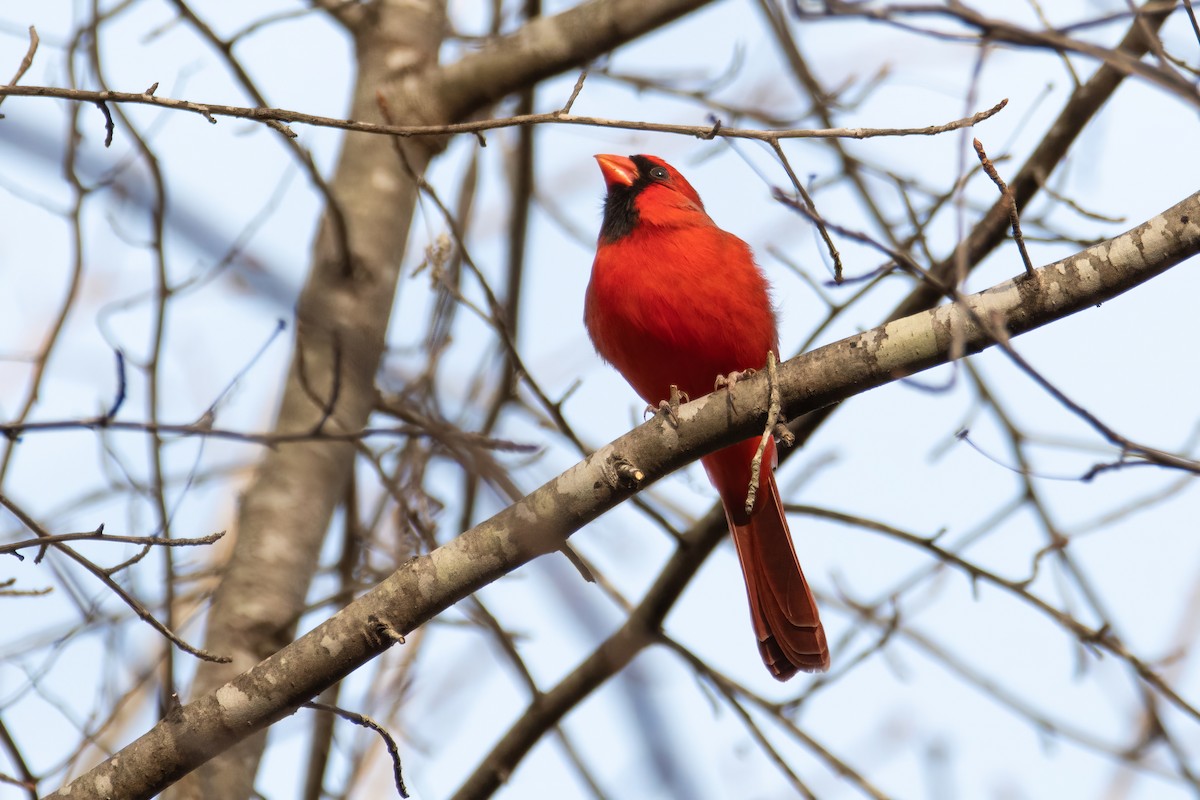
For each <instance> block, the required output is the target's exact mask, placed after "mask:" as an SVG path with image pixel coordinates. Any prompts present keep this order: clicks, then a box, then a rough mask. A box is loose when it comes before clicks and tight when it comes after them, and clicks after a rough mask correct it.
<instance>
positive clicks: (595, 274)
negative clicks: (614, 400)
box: [584, 155, 829, 681]
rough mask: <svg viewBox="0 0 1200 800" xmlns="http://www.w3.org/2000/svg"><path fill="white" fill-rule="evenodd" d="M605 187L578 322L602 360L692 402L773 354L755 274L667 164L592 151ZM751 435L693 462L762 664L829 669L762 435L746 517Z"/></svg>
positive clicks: (740, 246) (655, 399)
mask: <svg viewBox="0 0 1200 800" xmlns="http://www.w3.org/2000/svg"><path fill="white" fill-rule="evenodd" d="M596 160H597V161H598V162H600V171H601V172H603V173H604V182H605V183H606V184H607V185H608V195H607V196H606V197H605V200H604V221H603V223H602V224H601V226H600V241H599V244H598V246H597V250H596V260H595V262H594V263H593V264H592V278H591V281H590V282H589V283H588V288H587V298H586V300H585V303H584V322H585V324H586V325H587V329H588V333H589V335H590V336H591V337H592V343H593V344H594V345H595V346H596V352H598V353H599V354H600V356H601V358H603V359H604V360H605V361H607V362H609V363H610V364H612V365H613V366H614V367H616V368H617V370H618V371H619V372H620V373H621V374H622V375H623V376H625V379H626V380H627V381H629V383H630V385H631V386H633V388H634V390H636V391H637V393H638V394H639V395H641V396H642V398H643V399H644V400H645V401H646V402H647V403H650V404H652V405H658V404H659V403H660V402H661V401H663V400H667V399H668V398H670V396H671V387H672V386H677V387H679V390H680V391H682V392H683V393H685V394H687V395H689V396H690V397H693V398H697V397H700V396H702V395H705V394H708V393H709V392H711V391H712V390H713V388H714V385H715V381H716V378H717V376H721V375H729V374H730V373H734V372H740V371H743V370H747V369H752V368H753V369H759V368H761V367H763V365H764V364H766V360H767V351H768V350H769V351H772V352H774V353H775V354H776V357H778V355H779V335H778V333H777V331H776V329H775V313H774V311H773V310H772V308H771V298H770V294H769V286H768V284H767V280H766V278H765V277H763V274H762V271H761V270H759V268H758V265H757V264H755V263H754V255H753V254H752V253H751V252H750V247H749V245H747V244H746V243H745V242H743V241H742V240H741V239H739V238H738V237H736V236H734V235H733V234H732V233H728V232H726V231H723V230H721V229H720V228H718V227H717V226H716V224H715V223H714V222H713V221H712V219H710V218H709V216H708V214H707V213H706V212H705V211H704V203H702V202H701V201H700V196H699V195H698V194H696V190H695V189H693V188H692V186H691V184H689V183H688V182H687V181H686V180H685V179H684V177H683V176H682V175H680V174H679V173H678V172H677V171H676V170H675V168H674V167H672V166H671V165H669V164H667V163H666V162H665V161H663V160H662V159H660V158H656V157H655V156H646V155H641V156H630V157H628V158H626V157H624V156H613V155H598V156H596ZM758 442H759V439H758V437H755V438H752V439H747V440H745V441H743V442H739V443H738V444H735V445H732V446H730V447H727V448H725V449H724V450H719V451H718V452H716V453H713V454H711V455H708V456H705V457H704V458H703V459H702V463H703V464H704V469H705V470H706V471H707V472H708V477H709V480H711V481H712V483H713V485H714V486H715V487H716V488H717V492H719V493H720V495H721V503H722V504H723V505H724V507H725V517H726V518H727V519H728V520H729V530H730V532H731V533H732V534H733V542H734V544H735V545H736V546H737V553H738V558H739V560H740V561H741V564H742V574H743V575H744V576H745V579H746V593H747V595H748V596H749V598H750V618H751V621H752V622H753V624H754V633H755V635H756V636H757V637H758V649H759V652H760V653H761V654H762V659H763V663H765V664H766V665H767V669H769V670H770V671H771V674H772V675H774V676H775V677H776V678H778V679H779V680H781V681H786V680H787V679H789V678H791V677H792V676H793V675H795V674H796V673H797V672H798V671H800V670H803V671H805V672H823V671H824V670H827V669H829V647H828V645H827V644H826V643H825V631H824V629H823V628H822V627H821V619H820V617H819V615H818V614H817V605H816V601H815V600H814V599H813V596H812V591H811V590H810V589H809V588H808V584H807V582H806V581H805V580H804V573H803V572H801V571H800V562H799V561H798V560H797V559H796V550H795V548H794V547H793V546H792V537H791V534H790V533H789V532H788V525H787V520H786V519H785V518H784V514H783V505H782V502H781V501H780V499H779V489H778V487H777V486H776V484H775V475H774V472H773V469H774V466H775V464H776V456H775V443H774V441H770V442H768V443H767V449H766V452H765V453H764V455H763V461H764V464H765V465H767V466H768V467H770V468H769V469H764V470H763V471H762V479H761V480H762V488H761V490H760V491H759V493H758V496H757V499H756V501H755V507H754V511H753V512H752V513H751V514H747V513H746V495H747V492H748V490H749V487H750V463H751V460H752V459H753V457H754V453H755V450H756V449H757V447H758Z"/></svg>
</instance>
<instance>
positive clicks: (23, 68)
mask: <svg viewBox="0 0 1200 800" xmlns="http://www.w3.org/2000/svg"><path fill="white" fill-rule="evenodd" d="M40 41H41V39H39V38H38V33H37V28H35V27H33V26H32V25H30V26H29V49H28V50H26V51H25V57H24V58H22V59H21V63H20V64H18V65H17V72H16V74H15V75H13V77H12V80H11V81H9V82H8V83H9V85H11V86H16V85H17V83H18V82H20V80H21V77H22V76H23V75H24V74H25V73H26V72H28V71H29V68H30V67H32V66H33V56H34V54H35V53H36V52H37V49H38V43H39V42H40ZM3 102H4V95H0V103H3ZM0 119H3V115H0Z"/></svg>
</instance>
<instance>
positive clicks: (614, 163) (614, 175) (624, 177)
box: [595, 153, 638, 187]
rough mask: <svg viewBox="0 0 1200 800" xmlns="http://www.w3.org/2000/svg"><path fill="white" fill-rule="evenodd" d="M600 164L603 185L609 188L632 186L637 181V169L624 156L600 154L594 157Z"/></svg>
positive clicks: (635, 165)
mask: <svg viewBox="0 0 1200 800" xmlns="http://www.w3.org/2000/svg"><path fill="white" fill-rule="evenodd" d="M595 159H596V161H598V162H600V171H601V172H602V173H604V183H605V184H606V185H608V186H609V187H612V186H614V185H616V186H632V185H633V182H634V181H635V180H637V176H638V168H637V164H634V163H633V161H632V160H631V159H628V158H626V157H625V156H612V155H607V154H605V153H601V154H599V155H597V156H595Z"/></svg>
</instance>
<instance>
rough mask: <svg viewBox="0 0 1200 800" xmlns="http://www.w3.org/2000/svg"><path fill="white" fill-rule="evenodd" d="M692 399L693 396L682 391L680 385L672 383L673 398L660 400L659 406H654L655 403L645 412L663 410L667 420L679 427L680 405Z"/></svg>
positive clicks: (673, 425) (654, 412) (655, 412)
mask: <svg viewBox="0 0 1200 800" xmlns="http://www.w3.org/2000/svg"><path fill="white" fill-rule="evenodd" d="M690 399H691V398H690V397H688V395H687V392H681V391H679V387H678V386H676V385H674V384H671V399H669V400H659V401H658V405H657V406H654V405H648V406H646V411H645V413H647V414H657V413H659V412H660V411H661V412H662V414H663V416H665V417H666V418H667V422H670V423H671V426H672V427H674V428H678V427H679V406H680V405H682V404H683V403H686V402H687V401H688V400H690Z"/></svg>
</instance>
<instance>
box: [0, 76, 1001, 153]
mask: <svg viewBox="0 0 1200 800" xmlns="http://www.w3.org/2000/svg"><path fill="white" fill-rule="evenodd" d="M7 95H16V96H20V97H54V98H58V99H62V100H76V101H79V102H87V103H95V104H97V105H100V104H103V103H135V104H140V105H151V106H158V107H160V108H169V109H172V110H176V111H190V112H192V113H194V114H200V115H201V116H203V117H204V118H205V119H207V120H208V121H209V122H216V118H217V117H231V118H234V119H248V120H251V121H254V122H261V123H264V124H266V123H269V122H286V123H295V124H301V125H313V126H315V127H322V128H336V129H338V130H346V131H355V132H357V133H373V134H380V135H385V136H403V137H415V136H450V135H456V134H472V135H476V134H480V133H483V132H484V131H491V130H499V129H502V128H515V127H519V126H523V125H583V126H587V127H594V128H612V129H618V130H631V131H650V132H654V133H674V134H679V135H683V136H694V137H696V138H698V139H706V138H711V136H713V135H714V131H713V126H712V125H674V124H668V123H656V122H641V121H639V120H623V119H606V118H602V117H581V116H575V115H573V114H564V113H562V112H561V111H551V112H547V113H543V114H521V115H517V116H513V117H503V118H501V119H482V120H473V121H471V122H458V123H453V124H449V125H380V124H377V123H373V122H358V121H355V120H346V119H337V118H335V117H323V116H319V115H316V114H303V113H301V112H299V111H290V110H288V109H283V108H247V107H245V106H228V105H210V104H202V103H195V102H192V101H189V100H176V99H173V98H170V97H159V96H157V95H150V94H144V93H134V92H110V91H101V92H97V91H89V90H86V89H63V88H58V87H53V86H0V97H5V96H7ZM1006 105H1008V100H1001V101H1000V102H999V103H997V104H996V105H994V106H992V107H991V108H988V109H985V110H983V111H980V112H978V113H976V114H972V115H971V116H969V117H964V118H962V119H956V120H952V121H950V122H945V123H941V124H938V125H927V126H925V127H922V128H826V129H817V130H812V129H806V128H794V129H788V130H754V129H750V128H721V129H720V130H718V131H716V132H715V135H716V136H718V137H721V138H726V139H754V140H757V141H762V142H771V141H775V140H779V139H873V138H877V137H881V136H935V135H937V134H940V133H946V132H947V131H953V130H959V129H961V128H969V127H972V126H974V125H977V124H979V123H980V122H983V121H984V120H986V119H988V118H990V117H992V116H995V115H996V114H998V113H999V112H1000V110H1001V109H1003V108H1004V107H1005V106H1006ZM103 110H105V111H107V109H103Z"/></svg>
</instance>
